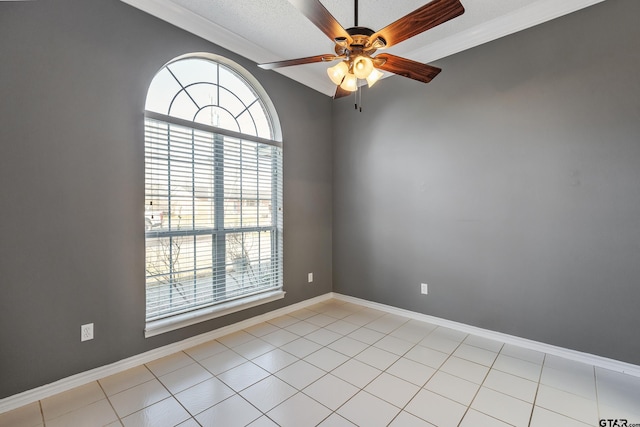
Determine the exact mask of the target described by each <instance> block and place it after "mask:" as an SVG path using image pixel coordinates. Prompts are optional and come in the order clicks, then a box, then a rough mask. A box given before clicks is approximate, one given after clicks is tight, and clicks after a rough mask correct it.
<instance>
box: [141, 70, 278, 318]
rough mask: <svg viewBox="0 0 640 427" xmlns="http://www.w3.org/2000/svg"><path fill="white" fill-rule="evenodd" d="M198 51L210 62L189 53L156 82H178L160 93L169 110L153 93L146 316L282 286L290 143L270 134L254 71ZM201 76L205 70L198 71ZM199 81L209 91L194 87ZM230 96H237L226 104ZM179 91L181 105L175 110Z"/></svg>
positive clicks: (148, 121)
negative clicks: (285, 155) (250, 77)
mask: <svg viewBox="0 0 640 427" xmlns="http://www.w3.org/2000/svg"><path fill="white" fill-rule="evenodd" d="M198 61H199V62H192V64H191V65H196V66H201V65H203V64H204V65H206V68H205V69H204V70H200V72H199V73H196V72H194V71H193V70H192V69H189V67H187V66H186V65H185V64H184V63H183V64H177V63H176V64H169V65H168V66H166V67H165V68H163V70H161V72H159V73H158V76H160V78H161V79H167V78H170V79H173V80H175V81H171V80H170V79H169V82H170V83H171V84H170V85H169V84H167V82H164V84H163V85H162V86H156V88H157V87H162V88H169V89H168V90H172V91H175V92H176V93H174V95H173V97H171V96H168V95H167V94H164V95H163V94H160V95H158V94H155V95H154V96H155V98H156V99H161V98H163V97H164V99H165V100H168V108H167V109H166V110H165V111H164V112H163V111H159V110H161V109H162V103H156V104H153V105H152V106H151V107H152V108H150V106H149V103H150V101H149V99H150V98H149V97H148V101H147V113H146V118H145V199H146V201H145V225H146V232H145V235H146V239H145V241H146V296H147V297H146V299H147V304H146V305H147V309H146V320H147V322H152V321H156V320H159V319H164V318H167V317H171V316H177V315H180V314H183V313H186V312H190V311H194V310H198V309H202V308H206V307H210V306H213V305H215V304H220V303H224V302H229V301H233V300H236V299H240V298H243V297H249V296H253V295H256V294H259V293H264V292H269V291H273V290H276V289H281V288H282V147H281V143H279V142H277V141H273V140H271V139H269V138H264V136H269V135H270V132H269V128H268V127H267V128H266V130H265V124H266V118H267V117H266V115H265V113H264V107H263V106H260V103H259V101H260V100H259V98H258V97H257V96H256V95H255V92H253V91H250V90H247V86H248V84H247V83H246V82H245V81H243V80H242V79H240V77H239V76H237V75H234V74H231V73H230V72H229V70H228V69H227V68H226V67H224V66H223V65H221V64H216V63H214V62H212V61H202V60H201V59H198ZM172 65H173V67H172ZM176 65H180V67H178V66H176ZM196 68H197V67H196ZM222 68H224V70H225V73H227V76H226V77H225V78H226V79H227V85H226V86H225V87H222V86H221V84H220V83H221V81H222V78H221V74H220V70H221V69H222ZM185 70H186V71H185ZM164 71H168V75H167V74H166V73H164ZM180 72H182V73H183V74H182V75H181V74H180ZM194 76H196V77H197V78H198V79H201V80H199V81H198V82H196V83H194V82H193V81H190V80H189V79H190V78H193V77H194ZM207 76H209V77H211V80H210V81H209V80H206V77H207ZM234 76H235V77H234ZM202 79H204V80H202ZM154 82H155V79H154ZM203 82H204V83H203ZM155 83H157V82H155ZM198 86H199V87H200V88H202V87H205V88H206V90H207V91H208V92H209V95H210V96H208V97H207V96H204V95H202V94H200V95H201V96H199V95H198V94H197V93H195V92H193V93H191V92H190V91H189V89H190V88H194V87H198ZM239 87H241V88H242V89H238V88H239ZM151 88H154V83H152V85H151ZM151 88H150V95H151ZM221 92H225V93H226V95H225V96H218V95H217V94H218V93H221ZM234 92H241V96H236V97H232V96H231V95H233V93H234ZM214 93H215V94H216V97H215V100H214V97H213V95H212V94H214ZM230 94H231V95H230ZM225 97H226V98H227V99H228V100H233V102H232V103H231V104H230V105H225V103H224V102H225V101H224V99H225ZM185 98H186V99H191V103H192V104H193V105H191V106H190V110H189V111H190V112H194V111H195V114H194V115H193V116H192V121H190V120H188V119H187V117H188V116H187V117H185V114H184V111H186V107H185V106H188V104H189V103H188V101H187V100H185ZM151 99H154V98H153V97H152V98H151ZM177 99H182V101H181V102H183V105H182V107H181V108H182V109H181V110H173V111H172V106H173V105H174V102H175V100H177ZM197 99H201V100H202V103H198V102H197ZM220 102H222V104H221V103H220ZM226 102H230V101H226ZM256 105H257V107H256ZM158 106H160V107H158ZM207 109H208V110H209V112H210V114H209V115H208V116H207V115H206V114H205V115H202V111H203V110H207ZM153 110H155V111H153ZM176 111H177V113H176ZM219 111H225V114H226V116H225V119H224V121H223V123H221V121H220V114H219ZM167 113H168V114H167ZM172 114H173V115H172ZM254 116H255V117H256V118H257V119H256V120H254V119H253V117H254ZM202 117H208V118H209V120H198V118H202ZM207 121H209V122H210V123H211V124H209V123H207ZM216 125H217V126H216ZM245 132H246V133H245Z"/></svg>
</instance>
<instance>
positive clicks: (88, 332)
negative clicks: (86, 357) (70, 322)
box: [80, 323, 93, 341]
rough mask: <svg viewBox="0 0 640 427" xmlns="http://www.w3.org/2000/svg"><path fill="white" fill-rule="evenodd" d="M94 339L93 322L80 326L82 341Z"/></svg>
mask: <svg viewBox="0 0 640 427" xmlns="http://www.w3.org/2000/svg"><path fill="white" fill-rule="evenodd" d="M92 339H93V323H88V324H86V325H82V326H80V341H89V340H92Z"/></svg>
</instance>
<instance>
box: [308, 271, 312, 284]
mask: <svg viewBox="0 0 640 427" xmlns="http://www.w3.org/2000/svg"><path fill="white" fill-rule="evenodd" d="M307 282H309V283H311V282H313V273H309V274H307Z"/></svg>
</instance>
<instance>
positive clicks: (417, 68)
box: [374, 53, 442, 83]
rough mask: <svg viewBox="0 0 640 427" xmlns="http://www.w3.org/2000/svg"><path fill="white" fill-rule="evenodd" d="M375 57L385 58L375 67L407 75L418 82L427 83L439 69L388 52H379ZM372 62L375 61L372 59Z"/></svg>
mask: <svg viewBox="0 0 640 427" xmlns="http://www.w3.org/2000/svg"><path fill="white" fill-rule="evenodd" d="M375 59H377V60H385V61H386V62H385V63H384V64H382V65H377V68H379V69H381V70H384V71H389V72H390V73H393V74H397V75H399V76H403V77H408V78H410V79H413V80H418V81H419V82H423V83H429V82H430V81H431V80H433V78H434V77H435V76H437V75H438V74H439V73H440V71H442V70H441V69H440V68H438V67H433V66H431V65H427V64H422V63H420V62H416V61H412V60H410V59H406V58H401V57H399V56H395V55H391V54H388V53H381V54H380V55H376V57H375ZM374 62H377V61H375V60H374Z"/></svg>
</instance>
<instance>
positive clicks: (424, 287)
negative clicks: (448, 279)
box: [420, 283, 429, 295]
mask: <svg viewBox="0 0 640 427" xmlns="http://www.w3.org/2000/svg"><path fill="white" fill-rule="evenodd" d="M420 292H422V293H423V294H425V295H426V294H428V293H429V286H427V284H426V283H421V284H420Z"/></svg>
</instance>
